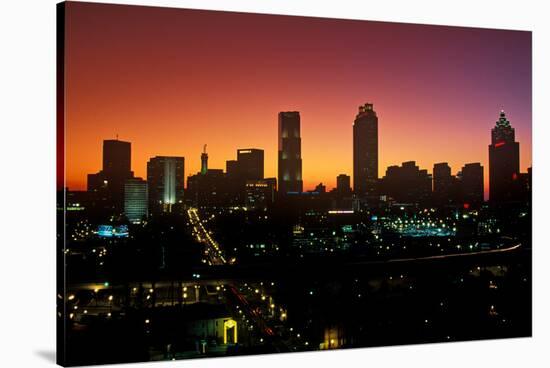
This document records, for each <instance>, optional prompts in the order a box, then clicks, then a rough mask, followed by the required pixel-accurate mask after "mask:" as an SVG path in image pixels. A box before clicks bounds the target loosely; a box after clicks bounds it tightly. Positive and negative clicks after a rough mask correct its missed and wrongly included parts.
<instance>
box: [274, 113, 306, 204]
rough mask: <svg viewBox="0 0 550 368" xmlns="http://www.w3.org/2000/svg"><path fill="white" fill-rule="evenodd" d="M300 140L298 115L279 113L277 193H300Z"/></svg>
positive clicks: (301, 184)
mask: <svg viewBox="0 0 550 368" xmlns="http://www.w3.org/2000/svg"><path fill="white" fill-rule="evenodd" d="M301 146H302V139H301V138H300V113H299V112H298V111H287V112H280V113H279V161H278V182H279V193H283V194H286V193H289V192H302V191H303V182H302V149H301Z"/></svg>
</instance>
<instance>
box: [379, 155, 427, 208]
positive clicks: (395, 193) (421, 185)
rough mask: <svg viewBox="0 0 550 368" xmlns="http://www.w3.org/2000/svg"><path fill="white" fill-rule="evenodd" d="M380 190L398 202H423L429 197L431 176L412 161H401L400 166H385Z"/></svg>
mask: <svg viewBox="0 0 550 368" xmlns="http://www.w3.org/2000/svg"><path fill="white" fill-rule="evenodd" d="M380 191H381V194H385V195H387V196H390V197H391V198H393V200H395V201H397V202H400V203H423V202H425V201H427V200H429V199H430V194H431V192H432V177H431V175H429V174H428V171H427V170H420V169H419V168H418V166H416V163H415V162H414V161H408V162H403V164H402V166H389V167H388V168H387V170H386V176H384V177H383V178H382V180H381V189H380Z"/></svg>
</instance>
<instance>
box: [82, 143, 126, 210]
mask: <svg viewBox="0 0 550 368" xmlns="http://www.w3.org/2000/svg"><path fill="white" fill-rule="evenodd" d="M133 176H134V173H133V172H132V171H131V143H130V142H123V141H119V140H116V139H107V140H104V141H103V167H102V169H101V171H100V172H98V173H97V174H88V188H87V189H88V191H89V192H93V193H95V194H96V196H97V197H98V198H100V202H103V203H104V207H105V208H111V209H113V210H115V211H117V212H118V211H122V210H123V208H124V183H125V181H126V180H127V179H130V178H132V177H133Z"/></svg>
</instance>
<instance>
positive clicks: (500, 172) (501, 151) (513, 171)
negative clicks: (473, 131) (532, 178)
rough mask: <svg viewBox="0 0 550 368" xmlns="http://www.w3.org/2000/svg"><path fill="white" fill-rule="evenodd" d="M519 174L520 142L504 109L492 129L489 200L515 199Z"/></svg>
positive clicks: (496, 201)
mask: <svg viewBox="0 0 550 368" xmlns="http://www.w3.org/2000/svg"><path fill="white" fill-rule="evenodd" d="M518 174H519V143H518V142H516V141H515V131H514V128H512V126H511V125H510V121H508V119H506V114H505V113H504V111H501V112H500V118H499V119H498V121H497V122H496V126H495V127H494V128H493V129H492V130H491V144H490V145H489V200H490V201H491V202H492V203H503V202H509V201H512V200H514V180H515V178H517V176H518Z"/></svg>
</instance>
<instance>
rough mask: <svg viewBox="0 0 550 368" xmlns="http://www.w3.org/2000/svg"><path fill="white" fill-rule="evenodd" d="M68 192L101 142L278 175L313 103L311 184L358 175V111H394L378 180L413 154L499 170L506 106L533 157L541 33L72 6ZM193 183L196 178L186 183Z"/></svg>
mask: <svg viewBox="0 0 550 368" xmlns="http://www.w3.org/2000/svg"><path fill="white" fill-rule="evenodd" d="M66 52H67V54H66V127H67V129H66V179H67V181H66V186H68V187H69V188H70V189H71V190H83V189H85V188H86V175H87V174H89V173H95V172H98V171H99V170H100V169H101V160H102V152H101V148H102V141H103V140H104V139H113V138H114V137H115V136H116V135H119V139H120V140H124V141H129V142H131V143H132V170H133V171H134V174H135V176H137V177H143V178H145V177H146V163H147V161H148V160H149V159H150V158H151V157H154V156H183V157H185V177H186V178H187V177H188V176H189V175H192V174H195V173H197V172H198V171H200V154H201V152H202V146H203V144H208V154H209V167H210V168H219V169H224V170H225V161H226V160H232V159H236V152H237V149H241V148H259V149H263V150H264V152H265V177H277V114H278V112H280V111H299V112H300V117H301V137H302V160H303V171H302V177H303V179H304V190H311V189H313V188H314V187H315V186H316V185H317V184H319V183H320V182H322V183H323V184H325V185H326V186H327V189H328V190H330V189H331V188H332V187H334V186H335V184H336V176H337V175H339V174H347V175H350V176H351V177H352V164H353V156H352V125H353V121H354V118H355V115H356V113H357V108H358V106H359V105H362V104H364V103H365V102H372V103H373V104H374V110H375V111H376V113H377V115H378V118H379V177H382V176H384V174H385V171H386V168H387V167H388V166H390V165H401V163H402V162H405V161H416V164H417V165H418V166H419V167H420V168H423V169H427V170H428V172H429V173H432V169H433V164H434V163H437V162H448V163H449V165H450V166H451V168H452V173H453V175H454V174H456V173H457V172H458V171H459V170H460V169H461V168H462V166H464V164H466V163H470V162H480V163H481V164H482V165H483V166H484V177H485V192H487V190H488V186H487V182H488V150H487V146H488V145H489V144H490V131H491V129H492V128H493V127H494V125H495V122H496V120H498V114H499V112H500V110H501V109H503V110H505V111H506V113H507V117H508V119H509V120H510V122H511V124H512V127H514V128H515V129H516V141H518V142H519V143H520V168H521V171H522V172H525V171H526V170H527V168H528V167H530V166H531V161H532V158H531V144H532V143H531V99H532V97H531V34H530V33H529V32H522V31H502V30H487V29H474V28H459V27H445V26H425V25H412V24H400V23H383V22H368V21H352V20H337V19H320V18H308V17H290V16H272V15H259V14H243V13H229V12H212V11H198V10H183V9H168V8H155V7H134V6H116V5H103V4H86V3H68V4H67V39H66ZM185 184H187V183H185Z"/></svg>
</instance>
